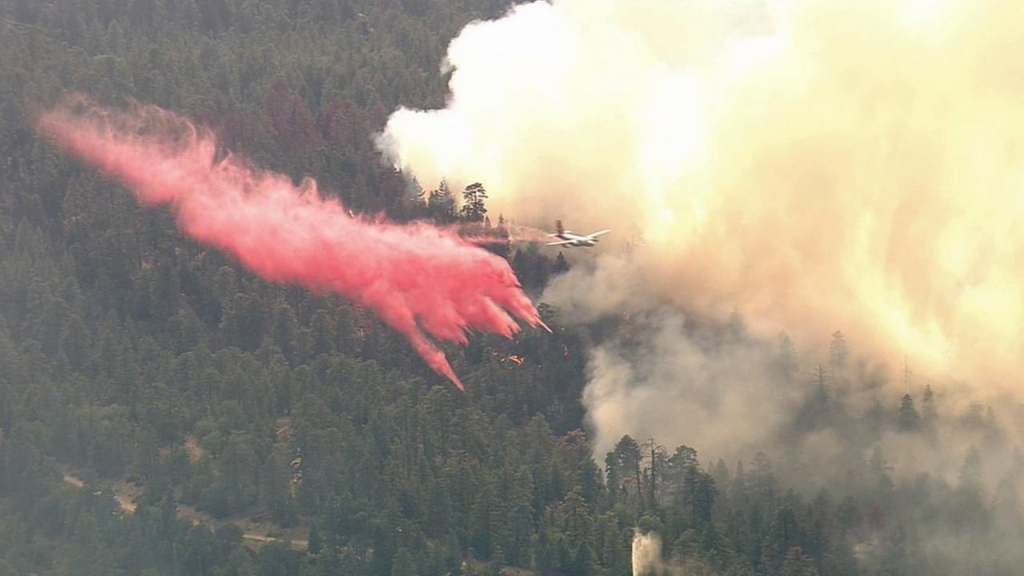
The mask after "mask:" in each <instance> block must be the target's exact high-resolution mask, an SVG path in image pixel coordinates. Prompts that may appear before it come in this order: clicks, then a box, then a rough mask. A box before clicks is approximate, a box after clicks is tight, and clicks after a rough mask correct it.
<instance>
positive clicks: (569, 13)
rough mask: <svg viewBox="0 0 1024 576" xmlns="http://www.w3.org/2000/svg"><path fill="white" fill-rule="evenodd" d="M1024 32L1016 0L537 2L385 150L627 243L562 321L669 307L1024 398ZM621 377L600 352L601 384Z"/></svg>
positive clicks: (486, 39)
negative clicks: (625, 256) (612, 310)
mask: <svg viewBox="0 0 1024 576" xmlns="http://www.w3.org/2000/svg"><path fill="white" fill-rule="evenodd" d="M1022 15H1024V4H1020V3H1015V2H1006V1H1004V0H971V1H968V0H943V1H940V0H932V1H924V0H866V1H865V0H790V1H780V2H766V3H762V2H744V3H740V2H733V3H722V2H718V1H714V0H689V1H668V0H643V1H636V0H553V1H552V2H551V3H547V2H535V3H532V4H525V5H521V6H517V7H515V8H513V9H512V10H511V11H510V12H509V13H508V15H507V16H505V17H504V18H502V19H500V20H495V21H488V22H477V23H474V24H471V25H469V26H467V27H466V28H465V29H464V30H463V31H462V33H461V34H460V35H459V36H458V37H457V38H456V39H455V40H454V41H453V42H452V44H451V46H450V49H449V53H448V59H447V63H446V65H447V66H449V67H450V69H451V70H452V76H451V81H450V88H451V97H450V101H449V104H448V107H447V108H445V109H443V110H433V111H415V110H406V109H403V110H399V111H397V112H396V113H395V114H394V115H393V116H392V117H391V119H390V121H389V123H388V126H387V128H386V130H385V132H384V134H383V135H382V136H381V139H380V143H381V146H382V147H383V149H384V150H385V151H386V152H387V153H388V154H389V156H390V157H391V158H392V159H393V160H394V162H395V163H396V164H397V165H399V166H400V167H402V168H403V169H404V170H406V171H407V172H409V173H411V174H413V175H414V176H415V177H416V178H417V179H418V180H419V181H420V183H421V185H423V186H424V187H432V186H435V185H436V182H438V181H439V180H440V179H441V178H442V177H446V178H448V179H449V180H450V181H453V182H455V183H458V182H464V183H468V182H475V181H481V182H484V183H485V185H486V186H487V189H488V192H489V194H490V200H489V207H490V208H491V210H492V211H494V212H501V213H503V214H504V215H506V217H513V218H516V219H517V221H519V222H523V223H529V224H533V225H545V224H546V223H547V222H548V221H550V220H554V219H555V218H560V219H562V220H563V221H565V223H566V225H567V226H569V227H571V228H572V229H573V230H576V231H581V232H586V231H589V230H591V229H598V228H606V227H607V228H612V229H613V232H612V234H611V235H609V236H606V237H605V238H604V239H602V241H603V242H604V243H605V245H609V244H610V245H611V246H612V248H613V249H615V248H619V249H621V248H622V247H623V246H624V245H625V244H626V243H629V244H630V246H631V247H632V248H633V249H632V251H631V260H630V264H629V266H630V268H629V276H628V278H624V277H621V276H620V275H619V272H618V270H619V269H620V268H618V267H621V266H622V262H621V259H619V258H602V259H600V260H599V261H598V265H597V267H596V271H595V272H594V273H593V274H592V275H591V276H590V277H587V278H582V277H576V281H577V282H576V284H575V285H574V287H573V288H572V289H566V288H564V287H563V288H558V287H554V288H553V289H552V290H553V291H552V292H549V294H548V296H550V300H549V301H550V302H551V303H552V304H553V305H555V307H556V308H559V307H560V306H562V307H564V306H576V307H577V308H578V309H586V310H601V309H602V308H608V307H609V306H612V305H614V306H623V307H625V308H626V309H627V310H633V311H636V310H643V309H645V308H648V307H649V306H648V305H647V303H648V302H651V301H657V302H659V304H660V303H661V302H662V301H663V300H666V299H667V300H669V301H672V302H674V303H676V304H678V305H680V306H681V307H682V308H684V309H687V310H696V311H699V312H700V313H702V314H705V315H711V316H717V317H720V318H725V317H727V316H728V314H730V313H732V312H733V311H738V312H739V313H741V314H742V315H743V317H744V318H745V319H746V320H747V321H748V323H749V325H750V327H751V329H752V330H753V331H754V332H755V333H756V334H760V335H764V336H770V337H774V335H775V334H777V333H778V332H779V331H780V330H783V329H784V330H786V331H787V332H788V333H789V334H790V335H791V336H793V338H794V340H795V341H796V343H797V344H798V346H801V347H808V346H811V345H815V344H819V343H826V342H827V340H828V335H829V334H831V333H832V332H833V331H834V330H836V329H841V330H842V331H843V332H844V333H845V334H846V335H847V338H848V340H849V341H850V342H851V343H852V344H854V347H855V349H856V350H857V351H859V352H862V353H869V354H871V355H872V357H873V358H875V359H880V360H892V361H893V362H892V364H897V363H898V364H902V362H903V359H904V357H905V356H906V357H907V358H908V360H909V362H910V363H912V364H913V365H914V366H915V368H916V370H915V372H916V373H917V374H918V375H925V374H931V375H933V376H935V377H938V378H943V379H945V378H949V379H950V380H953V379H966V380H967V381H969V382H970V383H971V384H972V387H971V388H970V389H971V390H974V391H980V394H981V395H982V396H984V397H985V398H983V399H986V400H991V399H992V398H993V397H995V396H998V395H1005V394H1010V395H1011V396H1012V397H1013V398H1016V399H1019V398H1020V397H1021V394H1020V393H1019V391H1018V390H1017V387H1016V386H1015V381H1014V379H1013V376H1014V375H1015V374H1016V373H1017V372H1018V369H1019V368H1021V360H1020V358H1021V356H1020V353H1021V351H1022V349H1024V337H1022V331H1021V329H1020V326H1021V325H1022V320H1024V267H1022V266H1021V265H1020V264H1021V262H1024V227H1022V226H1021V225H1020V223H1021V222H1022V221H1024V219H1022V217H1024V194H1022V193H1021V186H1022V183H1024V136H1022V135H1024V99H1022V96H1024V82H1022V81H1021V78H1024V60H1021V59H1020V58H1019V57H1017V55H1018V54H1019V53H1021V51H1022V49H1024V27H1022V26H1021V25H1020V23H1021V22H1022V21H1024V20H1022ZM585 257H586V258H591V257H594V252H589V253H587V254H586V255H585ZM573 291H582V292H586V294H585V295H584V296H580V295H579V294H576V295H573V296H571V297H565V298H559V297H558V296H557V294H572V293H573ZM805 351H806V352H807V355H808V356H809V357H811V358H820V357H821V356H822V355H823V354H822V351H821V350H820V349H810V350H805ZM666 362H667V363H666V366H671V362H675V360H672V359H666ZM602 367H603V368H602ZM700 368H701V367H700V366H698V369H700ZM625 369H626V368H624V367H623V366H622V365H621V363H617V362H616V358H615V357H614V356H609V355H605V356H601V353H600V351H599V352H598V354H597V355H595V360H594V364H592V372H593V373H594V374H595V379H594V383H595V386H596V385H597V384H598V383H599V382H600V378H599V376H600V375H601V374H602V370H619V371H620V372H621V371H622V370H625ZM687 369H688V370H689V369H690V367H688V368H687ZM629 370H635V368H629ZM668 374H671V370H669V371H668ZM588 395H589V398H590V399H591V400H592V401H594V399H596V398H597V399H599V398H607V399H609V401H616V402H617V401H621V398H620V397H619V396H618V394H617V393H616V392H615V391H608V390H605V389H603V388H600V387H593V388H591V389H590V390H589V391H588ZM589 407H590V409H591V411H592V412H600V410H601V408H602V405H601V403H600V401H597V403H591V404H590V405H589ZM621 432H623V431H613V430H609V431H608V434H609V435H611V434H615V433H621Z"/></svg>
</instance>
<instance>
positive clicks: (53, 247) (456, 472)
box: [0, 0, 1024, 576]
mask: <svg viewBox="0 0 1024 576" xmlns="http://www.w3.org/2000/svg"><path fill="white" fill-rule="evenodd" d="M503 8H504V3H503V2H496V1H493V0H395V1H389V0H315V1H306V0H287V1H284V0H272V1H258V2H257V1H250V0H211V1H204V0H69V1H65V2H59V3H58V2H50V3H45V2H33V1H29V0H0V54H2V56H0V535H2V537H0V575H7V574H76V575H77V574H96V575H103V576H107V575H115V574H126V575H127V574H169V575H179V574H180V575H185V574H187V575H204V574H209V575H215V574H216V575H228V574H238V575H243V574H245V575H249V574H260V575H268V576H269V575H298V574H303V575H307V574H332V575H333V574H345V575H360V574H373V575H389V574H390V575H395V576H398V575H401V576H406V575H412V574H424V575H426V574H472V573H489V574H496V573H500V572H501V571H502V570H503V569H518V570H525V571H529V573H536V574H566V575H569V574H572V575H585V574H608V575H624V574H630V573H631V542H632V540H633V537H634V533H635V532H637V529H638V528H639V529H640V530H639V531H640V532H646V531H655V532H657V533H659V534H660V535H661V538H662V539H663V540H664V541H665V554H664V556H665V561H666V563H667V564H666V568H665V569H666V570H670V571H671V570H679V569H683V568H680V567H681V566H685V569H686V570H687V572H685V573H687V574H758V575H761V574H764V575H772V576H776V575H786V576H791V575H805V574H822V575H854V574H959V573H974V574H983V573H984V574H1009V573H1012V570H1013V567H1015V566H1019V565H1020V561H1021V560H1022V558H1021V556H1020V554H1021V552H1020V550H1019V549H1017V548H1015V547H1014V546H1012V545H1008V544H1007V543H1012V542H1014V541H1015V540H1014V539H1015V538H1016V539H1017V540H1018V541H1019V538H1020V537H1021V536H1024V531H1022V514H1021V512H1020V509H1019V499H1018V497H1017V495H1016V492H1015V490H1016V487H1017V486H1018V484H1019V482H1020V479H1021V474H1022V469H1024V461H1019V462H1017V463H1016V464H1015V466H1014V467H1013V471H1014V472H1013V474H1010V475H1008V476H1006V478H1003V479H1000V480H1002V481H1001V482H999V483H998V486H997V487H987V486H985V485H984V483H983V482H981V481H980V480H979V476H980V472H979V471H978V469H979V468H980V466H981V463H980V460H981V457H980V456H978V455H977V453H975V456H974V457H973V458H971V457H969V458H968V459H967V461H966V462H964V463H963V467H962V468H963V474H962V476H961V478H960V479H959V480H957V481H956V482H948V481H946V480H944V479H942V478H934V477H929V476H927V475H921V476H916V477H900V476H899V475H898V474H896V473H895V472H894V468H895V469H898V468H899V464H900V463H899V462H892V463H890V462H887V461H886V458H885V455H884V454H882V453H881V452H880V451H878V450H875V451H872V446H873V442H874V440H875V439H877V437H876V436H875V435H876V434H879V433H880V432H881V431H882V430H885V429H891V430H896V431H899V432H900V433H902V434H906V435H908V437H914V438H918V437H920V438H925V439H928V438H930V436H929V433H930V432H929V431H930V430H932V428H930V426H931V425H932V423H933V422H934V418H936V417H937V416H936V413H937V412H938V411H939V409H937V408H935V402H934V401H933V399H932V397H931V396H930V395H929V396H927V397H926V398H922V399H921V401H919V405H920V406H921V407H920V408H915V407H914V399H913V398H912V397H911V396H910V395H908V396H906V397H904V398H903V400H902V404H901V403H900V399H898V398H895V397H883V398H881V399H880V401H879V404H878V405H877V409H876V410H874V411H869V412H868V413H861V412H859V411H857V410H854V409H853V408H849V407H847V406H845V405H844V404H843V398H842V396H841V395H839V394H837V393H836V392H835V390H836V388H835V386H836V385H837V381H833V382H832V383H831V384H830V385H829V386H826V384H825V381H824V380H822V381H821V382H820V383H815V384H813V385H808V384H807V383H806V382H804V381H802V379H801V378H802V377H800V376H798V373H797V371H796V367H795V366H793V365H792V363H794V362H795V359H793V358H790V357H789V356H788V353H789V351H788V349H785V348H783V349H782V350H781V351H780V352H779V353H778V355H777V358H778V362H777V363H773V364H771V365H765V366H764V367H763V369H764V370H765V371H766V372H771V373H772V374H773V376H772V377H773V378H777V380H778V385H779V386H792V387H798V388H799V389H800V390H802V391H804V392H805V397H806V404H805V405H804V406H803V407H802V409H801V410H800V411H798V412H797V415H798V418H795V419H794V421H793V422H792V423H791V426H789V427H788V428H787V433H788V434H789V435H790V436H789V438H795V437H798V436H800V435H806V434H813V433H815V432H817V431H821V430H823V429H830V428H835V429H842V430H844V431H847V432H849V434H848V437H849V439H850V440H849V441H850V451H849V460H848V461H846V462H845V466H846V467H847V468H846V470H844V471H843V472H841V473H838V475H839V476H842V477H846V476H849V480H848V482H846V483H837V484H835V485H834V486H832V487H831V489H829V490H825V489H822V486H823V485H825V484H826V483H828V484H831V483H832V478H831V476H828V477H827V478H828V482H826V481H825V480H822V481H821V482H815V481H810V480H808V479H807V477H808V476H809V475H808V474H807V473H806V471H804V470H802V469H801V468H800V458H799V455H795V454H789V455H788V457H786V456H785V455H784V454H782V453H779V454H776V453H772V454H768V453H755V454H750V455H749V456H748V457H746V458H745V459H744V460H743V461H741V462H739V463H737V464H735V465H734V464H732V463H728V464H727V463H725V462H722V461H720V460H718V459H717V457H716V455H714V454H708V455H705V454H703V453H702V452H701V453H700V457H698V450H701V449H702V447H700V446H696V447H693V448H690V447H687V446H680V447H678V448H676V447H668V448H666V447H663V446H660V445H659V444H658V442H657V440H656V439H637V440H634V439H632V438H629V437H626V438H623V439H622V441H621V442H620V443H619V445H618V446H617V447H616V449H615V450H614V451H613V452H612V453H610V454H608V456H607V459H606V460H602V461H600V462H598V461H595V459H594V456H593V454H592V451H591V448H590V446H589V444H588V442H587V438H586V434H585V432H583V431H582V430H583V429H584V428H585V417H584V412H583V408H582V406H581V404H580V395H581V393H582V390H583V386H584V384H585V382H586V378H587V374H586V371H585V365H586V360H587V346H588V344H589V343H590V342H591V341H592V340H594V339H598V338H601V337H603V336H602V335H603V334H604V333H606V332H609V331H611V332H616V331H628V329H629V328H630V326H629V320H628V319H622V320H621V322H618V323H616V324H615V325H614V326H602V327H600V329H595V330H593V331H587V330H583V329H568V328H565V327H564V326H563V323H561V322H560V321H559V311H558V310H556V309H551V308H550V307H546V306H543V305H541V309H542V313H543V314H544V318H545V320H546V321H547V322H548V324H549V325H550V326H551V327H552V328H553V333H550V334H549V333H547V332H543V331H534V330H526V331H524V332H523V333H522V334H520V335H518V336H517V337H516V338H515V339H514V340H511V341H509V340H505V339H503V338H500V337H494V336H479V335H477V336H474V337H473V338H472V339H471V342H470V344H469V346H467V347H465V348H462V349H460V348H451V349H446V352H447V353H448V355H449V357H450V358H452V360H453V365H454V367H455V370H456V371H457V372H458V373H459V374H460V376H461V377H462V378H463V380H464V381H465V383H466V385H467V393H466V394H462V393H460V392H459V391H458V390H456V389H455V388H454V387H453V386H451V384H450V383H449V382H447V381H446V380H444V379H443V378H442V377H440V376H438V375H436V374H434V373H433V372H432V371H431V370H430V369H429V368H427V367H426V366H425V365H424V364H423V362H422V361H421V360H420V359H419V357H417V356H416V355H415V354H414V353H413V352H412V350H411V348H410V347H409V345H408V344H407V343H406V342H405V340H404V339H402V338H401V337H400V336H398V335H397V334H395V333H394V332H393V331H392V330H390V329H389V328H387V327H386V326H384V325H383V324H381V323H380V322H379V321H378V320H377V319H376V318H374V317H373V316H372V315H370V314H368V313H367V312H366V311H364V310H361V309H359V308H357V307H355V306H353V305H351V304H350V303H348V302H345V301H343V300H341V299H339V298H337V297H331V296H318V295H313V294H310V293H309V292H306V291H304V290H302V289H299V288H294V287H286V286H280V285H275V284H271V283H268V282H265V281H263V280H261V279H259V278H258V277H256V276H254V275H252V274H251V273H249V272H247V271H245V270H244V269H242V268H241V267H240V266H239V265H238V264H237V263H236V262H234V261H232V260H231V259H230V258H228V257H226V256H224V255H222V254H221V253H219V252H217V251H215V250H212V249H208V248H207V247H205V246H202V245H199V244H197V243H195V242H193V241H191V240H189V239H187V238H185V237H184V236H182V235H181V234H180V233H179V232H178V231H177V229H176V228H175V226H174V223H173V219H172V217H171V216H170V215H169V214H168V213H167V212H166V211H163V210H147V209H143V208H140V207H138V206H137V205H136V204H135V202H134V200H133V199H132V198H131V196H130V195H129V194H127V193H125V191H124V190H122V189H120V188H119V187H117V186H116V185H114V184H112V183H111V182H110V181H108V180H105V179H104V178H102V177H101V176H100V175H98V174H97V173H96V172H94V171H93V170H91V169H89V168H88V167H85V166H83V165H81V164H79V163H77V162H76V161H74V160H73V159H71V158H69V157H66V156H64V155H62V154H61V153H60V152H59V151H58V150H57V149H56V148H55V147H53V146H52V145H51V144H49V143H48V142H46V141H45V140H43V139H40V138H38V137H37V136H36V134H35V132H34V131H33V127H32V117H33V114H34V113H36V112H37V111H39V110H40V109H42V108H43V107H45V106H48V105H50V104H52V103H53V102H55V101H56V100H57V99H58V98H59V97H60V96H61V95H62V94H63V93H65V92H66V91H80V92H83V93H85V94H88V95H90V96H92V97H93V98H96V99H97V100H98V101H100V102H101V103H104V104H110V105H115V106H117V105H121V104H122V103H123V102H124V100H125V99H134V100H138V101H140V102H144V103H152V104H157V105H161V106H164V107H168V108H170V109H174V110H176V111H179V112H181V113H183V114H187V115H189V116H191V117H193V118H196V119H197V120H198V121H200V122H203V123H206V124H207V125H209V126H211V127H212V128H213V129H214V130H215V131H216V132H217V133H218V134H219V136H220V137H221V138H222V139H223V142H224V143H225V145H226V146H227V147H228V148H230V149H231V150H232V151H234V152H237V153H240V154H244V155H245V156H247V157H249V158H252V159H253V161H254V162H255V163H257V164H259V165H261V166H265V167H267V168H269V169H273V170H277V171H280V172H283V173H286V174H289V175H292V176H293V177H295V178H296V179H298V178H300V177H303V176H313V177H315V178H316V179H317V180H318V181H319V182H320V184H321V186H322V188H323V189H325V190H328V191H329V193H335V194H337V195H338V196H340V198H341V199H342V200H343V201H344V202H345V204H346V205H348V206H349V207H351V208H352V209H354V210H357V211H360V212H368V213H378V212H383V213H385V214H387V215H388V216H389V217H391V218H395V219H400V220H405V219H412V218H432V219H434V220H436V221H440V222H452V221H455V220H457V219H459V218H464V219H476V218H477V217H478V216H480V214H470V213H459V212H458V211H457V210H456V208H455V205H454V204H453V196H458V195H459V194H460V193H461V191H450V190H447V188H446V186H444V185H442V184H441V183H439V184H438V190H434V191H427V192H426V193H424V194H421V195H418V194H417V193H416V191H415V190H411V189H410V185H409V184H408V183H407V182H406V181H405V179H404V178H403V176H402V175H401V174H399V173H397V172H395V171H394V170H392V169H390V168H388V167H386V166H385V165H384V164H383V163H382V162H381V161H380V157H379V155H378V153H377V152H376V151H375V149H374V146H373V140H372V135H373V133H374V132H375V131H377V130H379V129H380V128H381V127H382V126H383V123H384V121H385V119H386V118H387V115H388V114H389V113H390V112H391V111H392V110H393V109H394V108H396V107H397V106H399V105H409V106H421V107H426V106H438V105H440V104H441V103H443V101H444V97H445V78H444V77H443V76H441V75H440V74H439V73H438V63H439V62H440V61H441V60H442V57H443V54H444V49H445V47H446V45H447V42H448V41H449V40H450V39H451V38H452V37H453V36H454V35H455V34H456V33H457V31H458V30H459V29H460V28H461V27H462V26H463V25H464V24H466V23H467V22H469V21H470V20H472V19H475V18H486V17H491V16H495V15H497V14H500V12H501V10H502V9H503ZM484 185H485V186H486V183H484ZM489 217H490V218H491V219H493V220H495V221H497V220H498V217H499V215H496V214H491V215H489ZM497 251H499V252H503V253H504V255H506V256H507V257H508V258H509V259H510V261H511V262H512V263H513V266H514V268H515V269H516V271H517V273H518V275H519V277H520V279H521V280H522V282H523V284H524V286H525V287H526V288H527V289H528V290H530V291H531V293H533V294H535V295H536V294H539V293H540V290H541V289H542V288H543V286H544V284H545V282H546V281H547V279H548V278H549V277H550V276H551V275H552V274H558V273H559V272H562V271H564V269H565V267H566V264H565V260H564V259H558V260H556V259H555V258H553V257H549V256H547V255H544V254H541V253H540V252H539V251H538V250H537V248H536V247H528V246H525V245H523V246H521V245H512V246H509V247H507V248H500V247H499V248H498V249H497ZM721 337H722V338H745V336H744V335H743V334H742V332H735V333H730V332H728V330H727V329H723V330H722V336H721ZM819 384H820V385H819ZM830 386H831V387H830ZM918 411H920V414H919V413H918ZM963 422H964V424H963V426H965V427H969V428H970V429H971V430H973V431H974V432H973V433H974V434H975V436H976V437H978V438H981V439H982V441H985V442H990V443H992V444H993V445H999V446H1001V447H1006V446H1012V444H1013V442H1015V439H1014V438H1012V437H1010V436H1009V435H1008V434H1007V433H1006V432H1005V429H1004V428H1003V427H1001V426H1000V425H999V424H998V423H997V422H995V421H994V419H993V418H991V417H989V416H987V415H986V413H985V411H984V409H983V408H982V407H974V408H972V409H971V411H970V412H969V413H967V414H965V415H964V418H963ZM784 440H785V439H783V440H782V441H784ZM936 442H937V441H936ZM778 445H779V444H778V443H777V440H776V439H774V438H773V439H772V442H771V444H770V446H771V447H773V448H774V447H776V446H778ZM979 446H981V445H979ZM981 447H982V448H983V446H981ZM932 449H934V450H937V451H941V449H942V446H941V445H936V444H934V443H933V448H932ZM766 450H767V447H766ZM769 452H770V450H769ZM600 458H604V455H601V456H600ZM704 460H713V461H716V463H715V464H711V463H709V462H706V461H704ZM847 472H849V474H847ZM810 476H814V475H813V474H812V475H810ZM822 478H826V476H822ZM129 487H130V488H129ZM126 493H128V494H129V496H128V497H125V496H124V495H125V494H126ZM136 494H137V495H136ZM116 496H121V498H120V499H118V498H116ZM253 519H259V520H260V521H263V522H267V523H270V524H271V525H272V528H270V529H269V531H270V532H271V533H275V532H279V533H280V534H281V535H282V539H281V540H280V541H271V542H262V541H259V540H257V539H255V538H250V539H248V540H246V539H245V538H244V537H243V536H244V533H245V529H246V527H249V526H251V525H252V522H251V521H252V520H253ZM272 535H273V534H272ZM289 540H295V541H296V542H292V543H289ZM303 542H304V543H305V545H303ZM965 570H966V571H967V572H965ZM511 573H521V572H511Z"/></svg>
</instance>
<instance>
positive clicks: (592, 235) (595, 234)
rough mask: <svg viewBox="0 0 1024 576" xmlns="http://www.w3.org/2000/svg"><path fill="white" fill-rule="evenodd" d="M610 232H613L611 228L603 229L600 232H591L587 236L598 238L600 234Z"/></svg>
mask: <svg viewBox="0 0 1024 576" xmlns="http://www.w3.org/2000/svg"><path fill="white" fill-rule="evenodd" d="M609 232H611V230H601V231H600V232H594V233H593V234H590V235H588V236H587V237H588V238H597V237H598V236H603V235H605V234H607V233H609Z"/></svg>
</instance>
